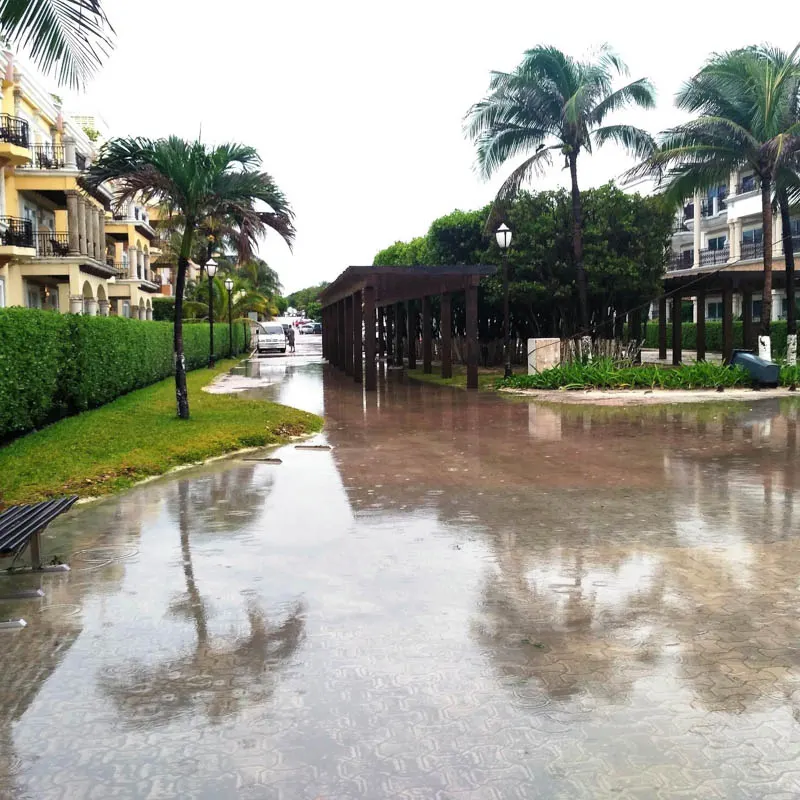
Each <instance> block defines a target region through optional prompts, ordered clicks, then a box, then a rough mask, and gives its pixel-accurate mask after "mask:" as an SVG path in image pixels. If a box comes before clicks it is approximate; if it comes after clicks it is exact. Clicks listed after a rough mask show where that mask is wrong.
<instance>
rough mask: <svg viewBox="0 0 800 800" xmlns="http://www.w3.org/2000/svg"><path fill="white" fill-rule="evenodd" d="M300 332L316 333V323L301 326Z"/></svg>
mask: <svg viewBox="0 0 800 800" xmlns="http://www.w3.org/2000/svg"><path fill="white" fill-rule="evenodd" d="M298 330H299V331H300V333H314V323H313V322H307V323H306V324H305V325H301V326H300V327H299V328H298Z"/></svg>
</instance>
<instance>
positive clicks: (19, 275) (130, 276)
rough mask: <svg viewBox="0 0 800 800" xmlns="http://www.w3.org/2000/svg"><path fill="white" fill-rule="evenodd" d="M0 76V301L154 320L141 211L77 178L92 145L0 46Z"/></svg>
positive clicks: (147, 233) (148, 236)
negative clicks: (118, 207) (117, 203)
mask: <svg viewBox="0 0 800 800" xmlns="http://www.w3.org/2000/svg"><path fill="white" fill-rule="evenodd" d="M0 76H1V77H2V80H0V307H2V306H26V307H29V308H46V309H53V310H57V311H60V312H62V313H67V312H70V313H83V314H88V315H96V314H101V315H108V314H120V315H125V316H134V317H138V318H140V319H148V318H152V297H153V296H154V295H156V294H158V293H159V285H158V283H157V282H156V280H154V279H153V276H152V273H151V272H150V269H149V264H148V261H149V242H150V241H151V240H152V238H153V236H154V232H153V230H152V228H151V227H150V225H149V223H148V221H147V217H146V214H145V215H144V217H143V218H142V214H143V212H142V210H141V207H137V206H135V205H132V206H130V208H129V209H125V211H124V213H123V214H121V215H120V214H117V216H116V217H115V216H114V215H113V214H112V213H111V209H112V195H111V192H110V191H109V190H108V189H106V188H105V187H100V188H99V189H97V190H95V191H89V190H87V189H86V188H85V187H84V186H83V185H82V182H81V175H82V173H83V172H84V171H85V170H86V168H87V166H88V165H89V164H90V163H91V160H92V158H93V157H94V155H95V150H94V146H93V144H92V142H91V141H90V140H89V138H88V137H87V135H86V133H85V132H84V131H83V129H82V128H81V126H80V125H79V124H78V123H77V122H76V121H75V120H73V119H72V118H70V117H69V116H67V115H65V114H64V113H63V112H62V109H61V101H60V99H59V98H58V97H57V96H56V95H52V94H50V93H48V92H47V91H46V90H45V89H44V88H43V86H42V84H41V82H40V81H39V78H38V75H37V73H36V72H35V71H34V70H33V69H31V68H29V67H27V66H26V65H25V64H23V63H22V62H20V61H19V60H18V58H17V57H16V56H12V54H11V53H10V52H8V51H4V52H2V53H0ZM129 214H130V215H131V217H130V218H129V217H128V215H129ZM117 217H121V218H117Z"/></svg>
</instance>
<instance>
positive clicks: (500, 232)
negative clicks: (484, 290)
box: [494, 222, 512, 378]
mask: <svg viewBox="0 0 800 800" xmlns="http://www.w3.org/2000/svg"><path fill="white" fill-rule="evenodd" d="M494 235H495V238H496V239H497V246H498V247H499V248H500V249H501V250H502V251H503V360H504V363H505V370H504V372H503V376H504V377H506V378H510V377H511V374H512V373H511V349H510V348H509V346H508V345H509V335H510V330H509V319H508V247H509V245H510V244H511V230H510V229H509V227H508V225H506V224H505V222H503V223H501V224H500V227H499V228H498V229H497V230H496V231H495V234H494Z"/></svg>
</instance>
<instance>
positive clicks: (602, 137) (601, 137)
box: [592, 125, 656, 159]
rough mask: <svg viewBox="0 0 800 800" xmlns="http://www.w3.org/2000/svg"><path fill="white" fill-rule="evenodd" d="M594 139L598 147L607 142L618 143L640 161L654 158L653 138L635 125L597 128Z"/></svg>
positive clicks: (593, 135) (654, 145) (593, 134)
mask: <svg viewBox="0 0 800 800" xmlns="http://www.w3.org/2000/svg"><path fill="white" fill-rule="evenodd" d="M592 137H593V138H594V141H595V144H597V145H598V146H602V145H604V144H606V142H616V143H617V144H619V145H621V146H622V147H624V148H625V150H627V151H628V152H629V153H630V154H631V155H632V156H635V157H636V158H640V159H646V158H649V157H650V156H652V155H653V153H654V152H655V147H656V144H655V140H654V139H653V137H652V136H651V135H650V134H649V133H648V132H647V131H646V130H643V129H642V128H637V127H635V126H634V125H605V126H603V127H602V128H597V129H596V130H595V131H594V132H593V133H592Z"/></svg>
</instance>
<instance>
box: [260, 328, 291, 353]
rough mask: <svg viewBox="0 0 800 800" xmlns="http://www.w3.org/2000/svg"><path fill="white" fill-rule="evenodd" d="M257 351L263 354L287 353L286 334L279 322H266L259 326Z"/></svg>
mask: <svg viewBox="0 0 800 800" xmlns="http://www.w3.org/2000/svg"><path fill="white" fill-rule="evenodd" d="M256 350H257V351H258V352H259V354H261V353H269V352H271V351H277V352H281V353H285V352H286V334H285V333H284V332H283V325H281V324H280V323H279V322H264V323H261V324H259V326H258V333H257V334H256Z"/></svg>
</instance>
